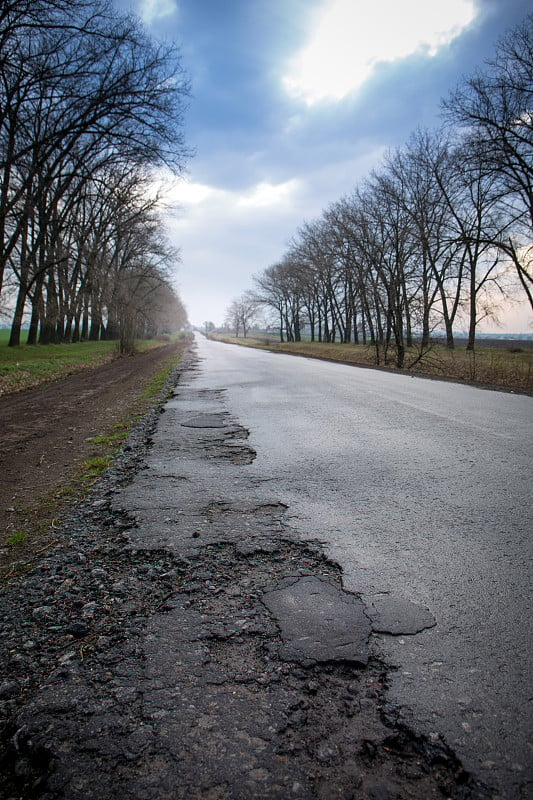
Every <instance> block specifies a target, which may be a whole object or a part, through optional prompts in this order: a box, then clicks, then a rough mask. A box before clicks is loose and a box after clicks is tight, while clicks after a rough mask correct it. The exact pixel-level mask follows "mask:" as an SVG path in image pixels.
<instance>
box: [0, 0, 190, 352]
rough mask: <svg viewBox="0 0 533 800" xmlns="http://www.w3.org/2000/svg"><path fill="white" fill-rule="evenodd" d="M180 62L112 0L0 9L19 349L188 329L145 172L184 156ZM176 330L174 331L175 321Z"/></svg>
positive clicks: (8, 268)
mask: <svg viewBox="0 0 533 800" xmlns="http://www.w3.org/2000/svg"><path fill="white" fill-rule="evenodd" d="M188 94H189V84H188V81H187V78H186V76H185V74H184V71H183V68H182V66H181V62H180V58H179V54H178V53H177V52H176V51H175V50H174V49H173V48H171V47H168V46H166V45H158V44H155V43H154V42H153V41H152V40H151V39H149V38H148V37H147V35H146V34H145V32H144V30H143V28H142V26H141V24H140V22H139V21H138V20H137V19H136V18H135V17H132V16H128V15H126V16H125V15H119V14H117V12H116V11H114V10H113V7H112V5H111V3H109V2H107V0H4V2H3V3H2V5H1V9H0V176H1V177H0V309H1V310H2V312H3V313H4V314H6V313H9V314H10V315H11V319H12V324H11V338H10V344H11V345H18V344H19V342H20V336H21V326H22V324H23V320H24V319H25V315H26V314H28V315H29V336H28V342H29V343H30V344H33V343H37V342H41V343H50V342H63V341H78V340H80V339H98V338H113V339H115V338H118V339H119V340H120V342H121V348H122V350H123V351H128V350H129V349H131V346H132V341H133V338H134V337H135V336H146V335H152V334H154V333H157V332H158V330H159V329H160V328H161V326H164V325H166V324H171V325H172V328H173V329H175V328H176V326H179V325H180V324H183V323H184V322H185V321H186V313H185V309H184V308H183V305H182V304H181V301H180V299H179V297H178V296H177V295H176V293H175V291H174V289H173V288H172V285H171V282H170V279H169V274H170V267H171V266H172V265H173V263H174V262H175V261H176V259H177V258H178V253H177V252H176V251H175V250H174V249H173V248H172V247H171V246H170V245H169V243H168V241H167V240H166V238H165V235H164V232H163V229H162V226H161V222H160V219H159V210H158V209H159V206H160V203H159V199H160V198H158V197H157V196H155V194H154V190H153V183H152V181H151V178H152V177H153V171H154V168H156V167H163V166H164V167H166V168H168V169H170V170H171V171H172V172H173V173H175V174H176V173H179V172H180V171H181V170H182V169H183V166H184V164H185V161H186V159H187V157H188V155H189V154H188V152H187V148H186V146H185V142H184V139H183V132H182V129H183V113H184V109H185V101H186V98H187V97H188ZM171 319H172V320H173V322H172V323H171V322H170V320H171Z"/></svg>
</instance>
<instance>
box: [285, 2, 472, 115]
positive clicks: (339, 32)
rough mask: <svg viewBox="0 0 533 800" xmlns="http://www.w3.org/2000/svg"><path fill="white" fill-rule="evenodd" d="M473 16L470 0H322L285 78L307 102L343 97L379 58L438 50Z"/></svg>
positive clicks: (293, 91) (387, 59) (389, 59)
mask: <svg viewBox="0 0 533 800" xmlns="http://www.w3.org/2000/svg"><path fill="white" fill-rule="evenodd" d="M475 16H476V8H475V4H474V0H446V2H442V1H441V0H326V2H325V4H324V6H323V8H322V10H321V13H320V14H319V15H318V16H317V18H316V22H315V26H314V29H313V32H312V34H311V37H310V40H309V42H308V44H307V45H306V47H305V48H304V49H303V50H302V51H301V52H300V53H299V54H298V55H297V56H296V57H295V59H294V60H293V62H292V64H291V67H290V70H289V73H288V74H287V75H286V76H285V77H284V79H283V83H284V85H285V88H286V90H287V91H288V92H289V93H290V94H292V95H293V96H296V97H299V98H301V99H303V100H304V101H305V102H306V103H307V104H308V105H312V104H314V103H316V102H318V101H320V100H326V99H331V100H341V99H342V98H344V97H345V96H346V95H348V94H349V93H350V92H352V91H354V90H356V89H358V88H359V87H360V86H362V84H363V83H364V82H365V81H366V80H367V79H368V78H369V77H370V75H371V74H372V72H373V70H374V68H375V66H376V65H377V64H379V63H383V62H393V61H397V60H399V59H402V58H406V57H407V56H410V55H413V54H414V53H419V52H420V53H426V54H427V55H428V56H434V55H436V53H437V52H438V51H439V49H440V48H442V47H444V46H446V45H447V44H449V43H450V42H451V41H452V40H453V39H454V38H455V37H456V36H457V35H458V34H459V33H460V32H461V31H462V30H463V29H464V28H466V27H467V26H468V25H469V24H470V23H471V22H472V21H473V19H474V18H475Z"/></svg>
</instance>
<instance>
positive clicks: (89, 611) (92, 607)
mask: <svg viewBox="0 0 533 800" xmlns="http://www.w3.org/2000/svg"><path fill="white" fill-rule="evenodd" d="M95 611H96V603H95V602H94V600H91V601H90V602H89V603H85V605H84V606H83V608H82V609H81V616H82V619H86V620H91V619H92V618H93V617H94V612H95Z"/></svg>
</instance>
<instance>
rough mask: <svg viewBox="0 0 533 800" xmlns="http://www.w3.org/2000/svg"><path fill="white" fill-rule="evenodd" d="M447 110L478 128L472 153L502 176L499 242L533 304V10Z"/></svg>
mask: <svg viewBox="0 0 533 800" xmlns="http://www.w3.org/2000/svg"><path fill="white" fill-rule="evenodd" d="M444 109H445V112H446V114H447V117H448V119H449V120H450V121H452V122H453V123H454V124H457V125H459V126H461V127H463V128H465V129H466V130H467V132H468V133H469V134H470V132H471V131H474V132H475V138H474V139H471V148H472V152H473V154H474V155H475V156H476V157H477V158H478V160H481V159H482V160H483V164H484V168H485V170H486V171H487V172H489V173H490V174H491V175H493V176H494V177H495V179H497V180H498V183H499V191H500V193H501V194H500V204H501V206H502V209H504V210H505V214H506V216H507V219H508V225H507V227H505V228H502V229H501V231H500V234H501V235H500V236H499V237H498V238H497V239H496V240H495V241H494V244H495V245H497V246H498V247H499V248H500V249H501V251H502V252H503V253H504V254H505V255H506V256H507V257H508V258H510V259H511V261H512V262H513V264H514V267H515V269H516V273H517V275H518V279H519V281H520V283H521V285H522V288H523V290H524V291H525V293H526V296H527V298H528V301H529V304H530V306H531V308H533V269H532V267H533V258H532V255H533V254H532V248H531V241H532V239H533V113H532V109H533V14H530V15H529V16H528V17H527V18H526V19H525V20H524V21H523V22H522V23H521V24H520V25H518V26H517V27H516V28H515V29H514V30H512V31H510V32H509V33H508V34H507V35H506V36H504V37H503V38H502V39H501V40H500V42H499V43H498V45H497V48H496V55H495V58H494V59H493V60H492V61H489V62H488V63H487V65H486V68H485V69H483V70H478V71H477V72H476V73H474V75H473V76H472V77H470V78H468V79H466V80H465V81H464V82H463V83H462V84H461V85H460V86H459V87H458V88H457V89H456V90H455V91H454V92H453V93H452V94H451V95H450V97H449V99H448V100H446V101H445V102H444ZM472 142H475V143H476V148H475V149H474V148H473V147H472Z"/></svg>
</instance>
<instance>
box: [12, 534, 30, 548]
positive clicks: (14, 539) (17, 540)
mask: <svg viewBox="0 0 533 800" xmlns="http://www.w3.org/2000/svg"><path fill="white" fill-rule="evenodd" d="M28 536H29V533H28V532H27V531H14V532H13V533H12V534H10V536H8V537H7V539H6V543H7V544H8V545H11V546H12V545H14V544H19V543H20V542H23V541H24V540H25V539H27V538H28Z"/></svg>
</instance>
